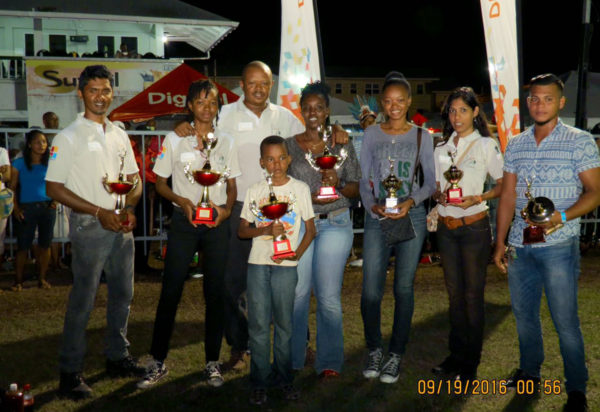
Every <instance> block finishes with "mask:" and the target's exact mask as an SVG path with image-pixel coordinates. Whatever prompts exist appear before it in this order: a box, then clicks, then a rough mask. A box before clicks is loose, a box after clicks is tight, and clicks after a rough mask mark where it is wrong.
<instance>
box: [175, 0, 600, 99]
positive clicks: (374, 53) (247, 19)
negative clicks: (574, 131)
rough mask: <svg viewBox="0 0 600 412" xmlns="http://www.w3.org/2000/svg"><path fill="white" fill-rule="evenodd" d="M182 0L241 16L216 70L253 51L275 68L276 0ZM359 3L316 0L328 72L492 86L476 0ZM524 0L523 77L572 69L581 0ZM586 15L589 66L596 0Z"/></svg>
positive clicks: (237, 66)
mask: <svg viewBox="0 0 600 412" xmlns="http://www.w3.org/2000/svg"><path fill="white" fill-rule="evenodd" d="M291 1H293V0H291ZM186 2H187V3H190V4H195V5H197V6H198V7H200V8H204V9H205V10H207V11H210V12H212V13H215V14H218V15H220V16H223V17H226V18H228V19H231V20H234V21H238V22H240V25H239V26H238V28H237V29H236V30H235V31H234V32H233V33H231V34H230V35H229V36H228V37H227V38H225V39H224V40H223V41H222V42H221V43H220V44H218V45H217V46H216V47H215V49H213V51H212V52H211V57H212V59H211V61H210V63H209V66H210V69H209V70H210V73H211V74H212V72H213V59H216V65H217V75H237V74H239V73H240V70H241V67H242V66H243V65H244V64H245V63H247V62H249V61H251V60H255V59H259V60H263V61H265V62H266V63H267V64H269V65H270V66H271V67H272V68H273V71H274V72H277V71H278V67H279V45H280V44H279V41H280V40H279V39H280V25H281V17H280V13H281V10H280V7H281V6H280V2H279V1H278V0H269V1H261V2H258V1H254V2H249V1H245V2H237V1H236V2H231V1H220V2H208V1H201V0H195V1H194V0H186ZM364 3H365V4H366V5H368V6H363V7H351V6H348V5H347V4H354V3H350V2H343V1H332V0H319V1H318V11H319V19H320V27H321V39H322V46H323V55H324V63H325V72H326V75H327V76H347V77H350V76H384V75H385V74H386V73H387V72H388V71H390V70H399V71H401V72H403V73H404V74H405V75H406V76H407V77H419V76H422V77H438V78H440V79H441V85H443V86H445V88H453V87H455V86H458V85H470V86H472V87H473V88H475V89H476V90H482V88H483V89H486V90H487V89H489V80H488V77H487V65H486V52H485V40H484V37H483V24H482V21H481V8H480V2H479V0H460V1H448V0H419V1H414V2H408V1H401V2H400V1H399V2H393V3H392V2H390V1H382V0H370V1H367V2H364ZM522 3H523V6H522V8H523V9H522V22H523V24H522V28H523V57H524V75H525V76H524V77H525V80H527V79H529V78H531V77H532V76H533V75H535V74H539V73H544V72H554V73H556V74H561V73H564V72H567V71H569V70H576V69H577V66H578V54H579V49H580V44H581V40H580V38H581V34H580V33H581V19H582V17H581V15H582V4H583V0H547V1H544V0H522ZM266 4H271V5H272V6H271V7H267V6H266ZM390 4H396V5H400V6H401V11H392V10H391V9H390V6H389V5H390ZM591 22H592V23H593V24H594V25H595V29H596V30H595V33H594V35H593V38H592V44H591V50H592V52H591V65H590V70H591V71H600V0H593V1H592V13H591ZM177 51H178V52H184V50H181V49H178V50H177ZM187 51H191V52H193V50H187ZM195 55H196V56H198V55H202V54H201V53H198V52H196V54H195Z"/></svg>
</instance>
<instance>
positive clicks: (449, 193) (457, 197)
mask: <svg viewBox="0 0 600 412" xmlns="http://www.w3.org/2000/svg"><path fill="white" fill-rule="evenodd" d="M461 202H462V189H461V188H460V187H457V188H450V189H448V190H446V203H461Z"/></svg>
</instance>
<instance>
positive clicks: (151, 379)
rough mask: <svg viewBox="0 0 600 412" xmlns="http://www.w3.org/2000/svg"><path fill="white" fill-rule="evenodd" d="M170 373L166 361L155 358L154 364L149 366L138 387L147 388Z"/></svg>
mask: <svg viewBox="0 0 600 412" xmlns="http://www.w3.org/2000/svg"><path fill="white" fill-rule="evenodd" d="M168 374H169V370H168V369H167V366H166V365H165V364H164V362H159V361H157V360H153V361H152V364H150V366H149V367H148V370H147V371H146V374H145V375H144V378H143V379H142V380H141V381H139V382H138V383H137V387H138V388H140V389H146V388H149V387H151V386H154V385H155V384H156V383H157V382H158V381H160V380H161V379H162V378H164V377H165V376H167V375H168Z"/></svg>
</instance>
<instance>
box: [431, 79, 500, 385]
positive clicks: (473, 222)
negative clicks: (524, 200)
mask: <svg viewBox="0 0 600 412" xmlns="http://www.w3.org/2000/svg"><path fill="white" fill-rule="evenodd" d="M442 121H443V140H442V141H441V142H439V143H438V144H437V147H436V148H435V151H434V159H435V172H436V185H437V191H436V192H435V193H434V195H433V199H434V200H435V201H437V202H438V203H439V204H440V206H438V212H439V219H438V222H439V223H438V230H437V233H436V238H437V242H438V249H439V251H440V255H441V258H442V268H443V269H444V279H445V281H446V289H447V290H448V297H449V301H450V309H449V315H450V336H449V338H448V348H449V349H450V355H449V356H448V357H447V358H446V359H445V360H444V361H443V362H442V363H441V364H439V365H437V366H435V367H434V368H433V370H432V372H433V373H435V374H440V375H448V376H452V377H457V378H459V379H461V380H462V381H465V382H466V381H467V380H470V381H472V380H473V379H476V376H477V367H478V366H479V361H480V359H481V348H482V346H483V326H484V287H485V277H486V272H487V265H488V262H489V260H490V254H491V247H492V234H491V230H490V221H489V216H488V207H487V205H486V201H487V200H490V199H494V198H497V197H498V196H500V189H501V187H502V165H503V161H502V154H501V153H500V148H499V147H498V143H497V142H496V140H495V139H494V138H492V137H491V134H490V131H489V130H488V127H487V121H486V118H485V114H484V112H483V108H482V107H481V104H480V103H479V101H478V100H477V96H476V95H475V92H473V89H471V88H470V87H460V88H458V89H455V90H454V91H453V92H452V93H451V94H450V95H449V96H448V99H447V100H446V102H445V104H444V107H443V108H442ZM450 155H452V156H454V158H455V161H457V162H459V163H457V164H456V166H457V167H458V168H459V169H460V170H462V172H463V174H464V175H463V177H462V179H461V181H460V187H461V188H462V194H463V196H462V199H460V202H459V203H448V199H447V197H446V193H445V192H446V189H447V188H448V187H449V183H448V182H447V180H446V179H445V178H444V172H445V171H446V170H448V169H449V168H450V166H451V165H452V158H451V157H450ZM488 175H490V176H491V177H492V178H493V179H494V181H495V186H494V187H493V189H491V190H488V191H487V192H485V193H484V192H483V188H484V183H485V181H486V178H487V176H488Z"/></svg>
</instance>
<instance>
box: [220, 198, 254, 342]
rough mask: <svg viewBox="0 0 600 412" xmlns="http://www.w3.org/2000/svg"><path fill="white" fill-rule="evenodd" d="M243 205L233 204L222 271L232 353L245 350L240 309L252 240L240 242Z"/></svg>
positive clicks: (227, 335)
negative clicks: (227, 249)
mask: <svg viewBox="0 0 600 412" xmlns="http://www.w3.org/2000/svg"><path fill="white" fill-rule="evenodd" d="M242 206H243V203H242V202H235V204H234V206H233V209H232V211H231V217H230V218H229V227H230V234H229V258H228V259H227V265H226V268H225V338H226V339H227V343H228V344H229V345H230V346H231V350H232V351H244V350H247V349H248V320H247V319H246V315H245V313H244V311H242V310H241V306H243V307H245V306H246V299H245V292H246V276H247V273H248V256H249V255H250V249H251V248H252V239H240V238H239V237H238V235H237V233H238V227H239V226H240V214H241V212H242Z"/></svg>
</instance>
